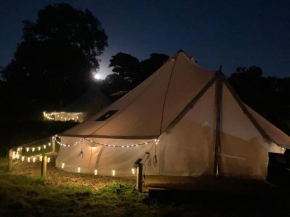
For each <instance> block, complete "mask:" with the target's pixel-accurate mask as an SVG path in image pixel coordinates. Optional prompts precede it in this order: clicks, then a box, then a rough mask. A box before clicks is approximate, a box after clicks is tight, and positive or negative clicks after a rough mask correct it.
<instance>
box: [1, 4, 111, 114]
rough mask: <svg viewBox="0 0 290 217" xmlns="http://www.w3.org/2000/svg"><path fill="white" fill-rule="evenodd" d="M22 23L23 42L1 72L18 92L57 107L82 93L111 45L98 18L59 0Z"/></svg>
mask: <svg viewBox="0 0 290 217" xmlns="http://www.w3.org/2000/svg"><path fill="white" fill-rule="evenodd" d="M23 23H24V28H23V36H22V37H23V39H24V41H23V42H21V43H20V44H19V45H18V47H17V51H16V52H15V54H14V59H13V60H12V61H11V63H10V64H9V65H8V66H6V67H5V68H4V69H3V70H2V73H3V74H4V76H5V79H6V80H7V82H8V83H9V84H10V85H11V86H13V88H12V89H11V91H13V92H14V95H18V96H19V95H20V96H22V97H24V98H26V99H27V100H28V101H32V102H33V103H34V104H37V105H42V106H43V107H45V106H50V108H51V109H56V107H57V105H58V106H60V102H62V103H66V102H68V101H71V100H73V99H75V98H76V96H77V95H80V94H82V93H83V92H84V91H85V90H86V87H87V85H88V83H89V80H90V79H89V77H90V75H91V71H94V70H96V69H97V68H98V67H99V60H98V59H97V57H98V56H99V55H101V54H102V52H103V50H104V49H105V47H106V46H107V35H106V34H105V32H104V30H103V28H102V27H101V24H100V22H99V20H98V19H97V18H96V17H95V16H94V15H93V14H92V13H91V12H90V11H88V10H85V11H82V10H78V9H74V8H72V7H71V6H70V5H68V4H66V3H60V4H54V5H48V6H46V7H45V8H44V9H42V10H40V11H39V13H38V17H37V20H36V22H35V23H33V22H30V21H24V22H23ZM62 103H61V104H62ZM46 108H48V109H49V107H46Z"/></svg>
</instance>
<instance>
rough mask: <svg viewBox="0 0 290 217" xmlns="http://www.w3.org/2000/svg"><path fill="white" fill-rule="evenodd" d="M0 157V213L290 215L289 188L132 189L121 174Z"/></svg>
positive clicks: (43, 214)
mask: <svg viewBox="0 0 290 217" xmlns="http://www.w3.org/2000/svg"><path fill="white" fill-rule="evenodd" d="M14 167H15V169H14V171H13V172H8V166H7V161H5V160H2V161H1V162H0V216H86V217H87V216H255V217H256V216H290V206H289V202H288V198H289V195H290V194H289V193H287V192H285V191H281V190H278V189H275V190H274V191H272V192H271V193H268V192H264V193H263V192H259V193H255V192H250V193H249V192H247V193H243V192H241V193H229V192H227V193H225V192H205V191H202V192H164V191H163V192H160V193H156V194H154V197H151V196H150V197H149V195H148V193H139V192H137V191H135V190H134V184H133V183H134V182H132V181H130V180H124V179H120V178H112V177H101V176H100V177H95V176H93V175H86V174H72V173H67V172H65V171H62V170H58V169H56V168H55V167H54V166H53V164H51V166H49V168H48V177H47V179H46V180H43V179H41V178H39V174H38V170H37V169H39V165H37V164H29V165H28V164H26V165H24V166H21V167H20V166H19V165H17V164H16V165H14Z"/></svg>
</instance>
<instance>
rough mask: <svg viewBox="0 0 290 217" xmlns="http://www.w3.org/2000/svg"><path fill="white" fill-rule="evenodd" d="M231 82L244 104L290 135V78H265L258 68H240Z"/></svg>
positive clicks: (233, 74)
mask: <svg viewBox="0 0 290 217" xmlns="http://www.w3.org/2000/svg"><path fill="white" fill-rule="evenodd" d="M229 81H230V83H231V84H232V86H233V88H234V89H235V91H236V92H237V94H238V95H239V97H240V98H241V99H242V101H243V102H245V103H246V104H248V105H249V106H250V107H252V108H253V109H255V110H256V111H257V112H259V113H260V114H261V115H262V116H264V117H265V118H266V119H268V120H269V121H271V122H272V123H273V124H275V125H276V126H277V127H279V128H280V129H281V130H283V131H284V132H286V133H288V134H289V135H290V124H289V121H290V109H289V108H290V95H289V91H290V78H289V77H288V78H287V77H286V78H276V77H264V76H263V72H262V69H261V68H259V67H257V66H251V67H249V68H245V67H238V68H237V69H236V72H234V73H232V74H231V76H230V77H229Z"/></svg>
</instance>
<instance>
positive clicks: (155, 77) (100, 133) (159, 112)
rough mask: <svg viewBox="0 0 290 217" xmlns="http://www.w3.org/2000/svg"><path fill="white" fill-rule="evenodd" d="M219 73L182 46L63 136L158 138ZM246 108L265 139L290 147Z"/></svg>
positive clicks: (289, 140)
mask: <svg viewBox="0 0 290 217" xmlns="http://www.w3.org/2000/svg"><path fill="white" fill-rule="evenodd" d="M217 77H218V73H215V72H214V71H210V70H206V69H202V68H200V67H199V65H197V63H196V62H195V60H194V58H191V57H189V56H188V55H186V54H185V53H184V52H183V51H182V50H181V51H179V52H177V53H176V54H175V55H173V56H172V57H171V58H170V59H169V60H168V61H167V62H166V63H165V64H164V65H163V66H162V67H161V68H159V69H158V70H157V71H156V72H155V73H153V74H152V75H151V76H150V77H149V78H148V79H146V80H145V81H144V82H142V83H141V84H140V85H139V86H137V87H136V88H135V89H133V90H132V91H130V92H129V93H128V94H126V95H125V96H124V97H122V98H121V99H119V100H118V101H116V102H115V103H113V104H111V105H110V106H108V107H107V108H106V109H104V110H102V111H101V112H99V113H98V114H96V115H93V116H92V117H91V118H90V119H89V120H87V121H85V122H83V123H82V124H79V125H77V126H75V127H73V128H71V129H69V130H67V131H66V132H64V133H63V134H61V136H72V137H95V138H122V139H150V138H157V137H158V136H159V135H161V133H163V132H164V131H166V130H167V129H168V127H172V126H174V123H175V122H177V121H178V119H180V118H182V116H183V115H184V114H185V113H187V111H188V110H189V109H190V108H191V107H192V106H193V105H194V103H195V102H196V101H198V100H199V98H200V97H201V96H202V95H203V93H204V92H206V91H207V90H208V88H209V87H210V86H211V85H213V84H214V83H215V81H216V79H217ZM240 106H242V105H241V103H240ZM243 110H244V112H245V111H246V110H248V112H246V113H248V114H247V116H248V118H250V119H251V121H252V122H253V124H254V125H255V127H256V128H260V129H258V130H259V132H260V133H261V134H262V136H263V137H264V138H265V137H267V138H265V139H268V140H271V141H272V142H274V143H276V144H278V145H281V146H284V147H289V148H290V137H289V136H287V135H286V134H285V133H283V132H282V131H280V130H278V129H277V128H276V127H275V126H273V125H272V124H270V123H269V122H267V121H266V120H265V119H264V118H262V117H261V116H259V115H258V114H257V113H255V112H254V111H253V110H251V109H250V108H249V107H247V106H245V108H244V109H243ZM255 120H256V121H255ZM266 135H269V136H266Z"/></svg>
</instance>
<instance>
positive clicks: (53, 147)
mask: <svg viewBox="0 0 290 217" xmlns="http://www.w3.org/2000/svg"><path fill="white" fill-rule="evenodd" d="M51 145H52V153H55V140H54V139H53V140H52V143H51Z"/></svg>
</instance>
